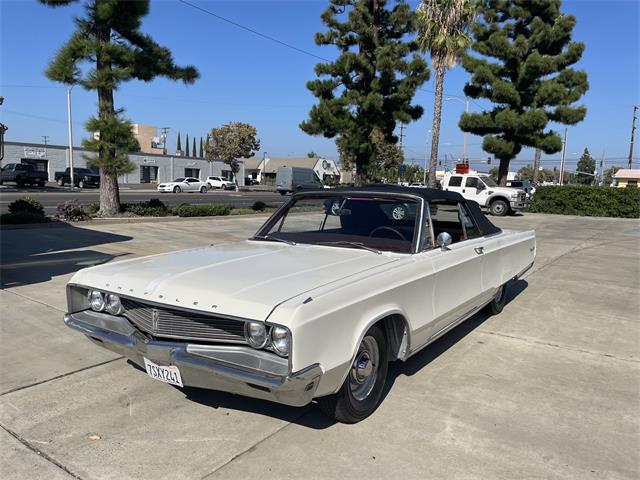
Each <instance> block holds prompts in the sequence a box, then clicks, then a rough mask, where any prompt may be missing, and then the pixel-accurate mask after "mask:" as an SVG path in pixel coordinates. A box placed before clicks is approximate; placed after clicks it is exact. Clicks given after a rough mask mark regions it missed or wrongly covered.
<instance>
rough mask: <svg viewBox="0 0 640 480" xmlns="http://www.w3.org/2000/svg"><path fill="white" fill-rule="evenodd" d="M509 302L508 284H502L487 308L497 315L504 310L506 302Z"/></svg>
mask: <svg viewBox="0 0 640 480" xmlns="http://www.w3.org/2000/svg"><path fill="white" fill-rule="evenodd" d="M506 303H507V284H506V283H505V284H504V285H502V286H501V287H500V288H499V289H498V291H497V293H496V295H495V296H494V297H493V300H491V302H490V303H489V304H488V305H487V307H486V309H487V311H488V312H490V313H491V315H497V314H499V313H500V312H502V309H503V308H504V306H505V304H506Z"/></svg>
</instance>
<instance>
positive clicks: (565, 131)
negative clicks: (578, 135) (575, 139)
mask: <svg viewBox="0 0 640 480" xmlns="http://www.w3.org/2000/svg"><path fill="white" fill-rule="evenodd" d="M566 155H567V129H566V128H565V129H564V140H563V141H562V160H560V186H562V182H563V181H564V160H565V158H566Z"/></svg>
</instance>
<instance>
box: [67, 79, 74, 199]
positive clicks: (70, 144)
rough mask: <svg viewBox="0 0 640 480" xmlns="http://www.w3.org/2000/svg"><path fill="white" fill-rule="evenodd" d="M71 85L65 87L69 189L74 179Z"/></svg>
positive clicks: (72, 185)
mask: <svg viewBox="0 0 640 480" xmlns="http://www.w3.org/2000/svg"><path fill="white" fill-rule="evenodd" d="M72 88H73V86H71V87H68V88H67V119H68V120H69V176H70V178H71V190H73V187H74V185H75V183H74V182H75V179H74V174H73V130H72V127H71V89H72Z"/></svg>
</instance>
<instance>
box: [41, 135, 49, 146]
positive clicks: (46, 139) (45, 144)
mask: <svg viewBox="0 0 640 480" xmlns="http://www.w3.org/2000/svg"><path fill="white" fill-rule="evenodd" d="M42 141H43V142H44V148H47V143H48V142H49V135H42Z"/></svg>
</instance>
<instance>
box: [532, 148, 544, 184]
mask: <svg viewBox="0 0 640 480" xmlns="http://www.w3.org/2000/svg"><path fill="white" fill-rule="evenodd" d="M541 156H542V150H540V149H539V148H536V155H535V157H534V159H533V172H532V177H533V178H532V180H531V183H532V184H533V186H534V187H535V186H536V185H537V184H538V172H539V171H540V157H541Z"/></svg>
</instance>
